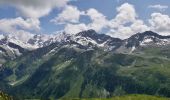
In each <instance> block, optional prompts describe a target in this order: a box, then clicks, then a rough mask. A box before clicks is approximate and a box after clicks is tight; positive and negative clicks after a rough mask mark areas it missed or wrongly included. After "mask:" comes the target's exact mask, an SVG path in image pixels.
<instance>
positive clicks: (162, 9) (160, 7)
mask: <svg viewBox="0 0 170 100" xmlns="http://www.w3.org/2000/svg"><path fill="white" fill-rule="evenodd" d="M148 8H153V9H157V10H160V11H164V10H166V9H167V8H168V6H167V5H160V4H157V5H149V6H148Z"/></svg>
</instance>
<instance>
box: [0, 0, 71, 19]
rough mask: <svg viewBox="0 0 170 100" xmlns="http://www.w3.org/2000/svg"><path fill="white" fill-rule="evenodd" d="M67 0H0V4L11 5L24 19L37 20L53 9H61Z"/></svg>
mask: <svg viewBox="0 0 170 100" xmlns="http://www.w3.org/2000/svg"><path fill="white" fill-rule="evenodd" d="M67 2H68V0H43V1H42V0H0V4H1V5H4V4H7V5H11V6H14V7H16V8H17V9H19V11H20V12H21V13H22V15H23V16H25V17H31V18H39V17H42V16H45V15H48V14H49V12H50V11H51V10H52V9H53V8H55V7H63V6H65V5H66V4H67Z"/></svg>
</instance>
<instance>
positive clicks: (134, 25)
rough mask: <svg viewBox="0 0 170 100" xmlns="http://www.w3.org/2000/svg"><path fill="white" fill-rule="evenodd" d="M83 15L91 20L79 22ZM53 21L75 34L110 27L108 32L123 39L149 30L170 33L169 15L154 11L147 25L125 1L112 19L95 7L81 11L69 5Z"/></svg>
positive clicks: (164, 33)
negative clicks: (86, 22)
mask: <svg viewBox="0 0 170 100" xmlns="http://www.w3.org/2000/svg"><path fill="white" fill-rule="evenodd" d="M69 12H71V13H69ZM70 14H72V15H70ZM82 15H83V16H87V17H89V18H90V19H91V22H90V23H88V24H85V23H81V22H79V20H80V17H81V16H82ZM53 22H55V23H56V24H59V23H60V22H61V23H63V24H64V25H65V28H64V31H65V32H66V33H69V34H75V33H78V32H80V31H83V30H87V29H94V30H96V31H97V32H102V30H103V29H108V32H107V33H106V34H108V35H110V36H113V37H117V38H121V39H126V38H128V37H130V36H131V35H133V34H136V33H138V32H144V31H148V30H151V31H155V32H158V33H160V34H162V35H167V34H168V33H170V28H169V26H170V17H169V16H168V15H163V14H161V13H153V14H152V15H151V19H149V21H148V22H149V24H150V25H147V24H145V23H144V21H143V20H141V19H139V17H138V14H137V13H136V10H135V8H134V6H133V5H131V4H129V3H124V4H122V5H121V6H120V7H117V15H116V16H115V17H113V18H112V19H111V20H108V19H107V18H106V16H105V15H103V14H102V13H100V12H99V11H97V10H96V9H94V8H90V9H88V10H87V11H79V10H78V9H77V8H76V7H73V6H69V7H68V8H67V7H66V8H65V9H64V10H63V11H62V12H61V14H59V15H58V17H56V18H55V19H53ZM57 22H58V23H57Z"/></svg>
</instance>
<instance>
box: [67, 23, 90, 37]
mask: <svg viewBox="0 0 170 100" xmlns="http://www.w3.org/2000/svg"><path fill="white" fill-rule="evenodd" d="M87 29H88V28H87V26H86V25H85V24H83V23H82V24H76V25H75V24H67V25H66V27H65V29H64V31H65V32H66V33H68V34H76V33H78V32H81V31H84V30H87Z"/></svg>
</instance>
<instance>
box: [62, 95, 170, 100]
mask: <svg viewBox="0 0 170 100" xmlns="http://www.w3.org/2000/svg"><path fill="white" fill-rule="evenodd" d="M60 100H170V98H164V97H158V96H150V95H127V96H120V97H119V96H116V97H113V98H99V99H97V98H91V99H90V98H89V99H60Z"/></svg>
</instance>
